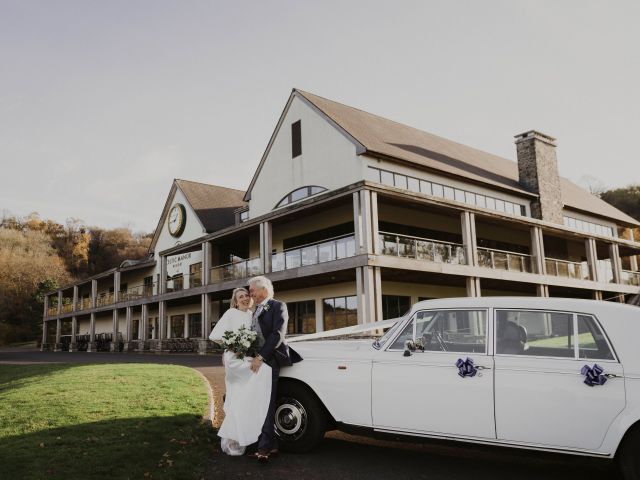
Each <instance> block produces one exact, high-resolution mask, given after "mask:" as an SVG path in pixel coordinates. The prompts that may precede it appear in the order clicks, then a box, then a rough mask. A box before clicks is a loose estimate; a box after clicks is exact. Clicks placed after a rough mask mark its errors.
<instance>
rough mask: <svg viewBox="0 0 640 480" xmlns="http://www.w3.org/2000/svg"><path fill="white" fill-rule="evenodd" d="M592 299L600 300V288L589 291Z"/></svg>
mask: <svg viewBox="0 0 640 480" xmlns="http://www.w3.org/2000/svg"><path fill="white" fill-rule="evenodd" d="M591 295H592V296H593V299H594V300H602V292H601V291H600V290H594V291H593V292H591Z"/></svg>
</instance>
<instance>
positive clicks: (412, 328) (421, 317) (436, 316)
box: [391, 310, 487, 353]
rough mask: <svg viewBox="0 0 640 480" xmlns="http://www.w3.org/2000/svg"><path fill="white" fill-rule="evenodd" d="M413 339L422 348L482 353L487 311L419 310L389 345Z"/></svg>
mask: <svg viewBox="0 0 640 480" xmlns="http://www.w3.org/2000/svg"><path fill="white" fill-rule="evenodd" d="M407 340H414V341H416V343H418V344H419V345H422V347H424V350H425V351H440V352H459V353H485V352H486V350H487V314H486V312H485V311H484V310H422V311H419V312H416V313H415V315H414V316H413V319H412V320H411V322H409V323H408V324H407V326H406V327H405V329H404V330H403V332H402V333H401V334H400V336H399V337H398V338H397V339H396V341H395V342H394V343H393V345H392V346H391V348H392V349H398V350H401V349H404V344H405V342H406V341H407Z"/></svg>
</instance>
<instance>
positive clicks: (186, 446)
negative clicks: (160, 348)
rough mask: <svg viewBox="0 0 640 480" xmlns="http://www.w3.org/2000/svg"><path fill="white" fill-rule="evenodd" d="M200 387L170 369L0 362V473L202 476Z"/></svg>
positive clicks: (188, 374)
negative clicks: (6, 363)
mask: <svg viewBox="0 0 640 480" xmlns="http://www.w3.org/2000/svg"><path fill="white" fill-rule="evenodd" d="M206 408H207V389H206V386H205V384H204V382H203V380H202V378H201V377H200V376H199V375H198V374H197V373H196V372H194V371H193V370H191V369H189V368H185V367H179V366H175V365H152V364H120V365H88V366H73V365H60V364H57V365H0V458H1V459H2V463H1V467H0V477H2V478H15V479H18V478H20V479H36V478H37V479H40V478H52V479H54V478H60V479H67V480H68V479H80V478H82V479H97V478H109V479H126V478H155V479H166V478H179V479H190V478H201V477H202V476H203V473H204V468H205V465H206V462H207V459H208V457H209V456H210V454H211V449H212V443H211V442H212V441H213V438H214V432H213V431H212V429H211V427H210V426H208V425H207V424H206V422H204V421H203V420H202V415H203V414H204V413H205V411H206Z"/></svg>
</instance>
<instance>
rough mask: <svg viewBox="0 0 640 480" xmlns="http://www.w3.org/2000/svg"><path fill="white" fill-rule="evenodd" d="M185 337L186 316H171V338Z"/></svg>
mask: <svg viewBox="0 0 640 480" xmlns="http://www.w3.org/2000/svg"><path fill="white" fill-rule="evenodd" d="M182 337H184V315H171V331H170V332H169V338H182Z"/></svg>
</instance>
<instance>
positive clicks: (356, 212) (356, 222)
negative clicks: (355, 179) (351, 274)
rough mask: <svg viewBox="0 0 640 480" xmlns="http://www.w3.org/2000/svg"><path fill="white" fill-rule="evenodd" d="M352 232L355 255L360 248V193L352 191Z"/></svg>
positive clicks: (359, 251)
mask: <svg viewBox="0 0 640 480" xmlns="http://www.w3.org/2000/svg"><path fill="white" fill-rule="evenodd" d="M353 234H354V237H355V244H356V255H357V254H359V253H361V249H362V217H361V214H360V193H359V192H354V193H353Z"/></svg>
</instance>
